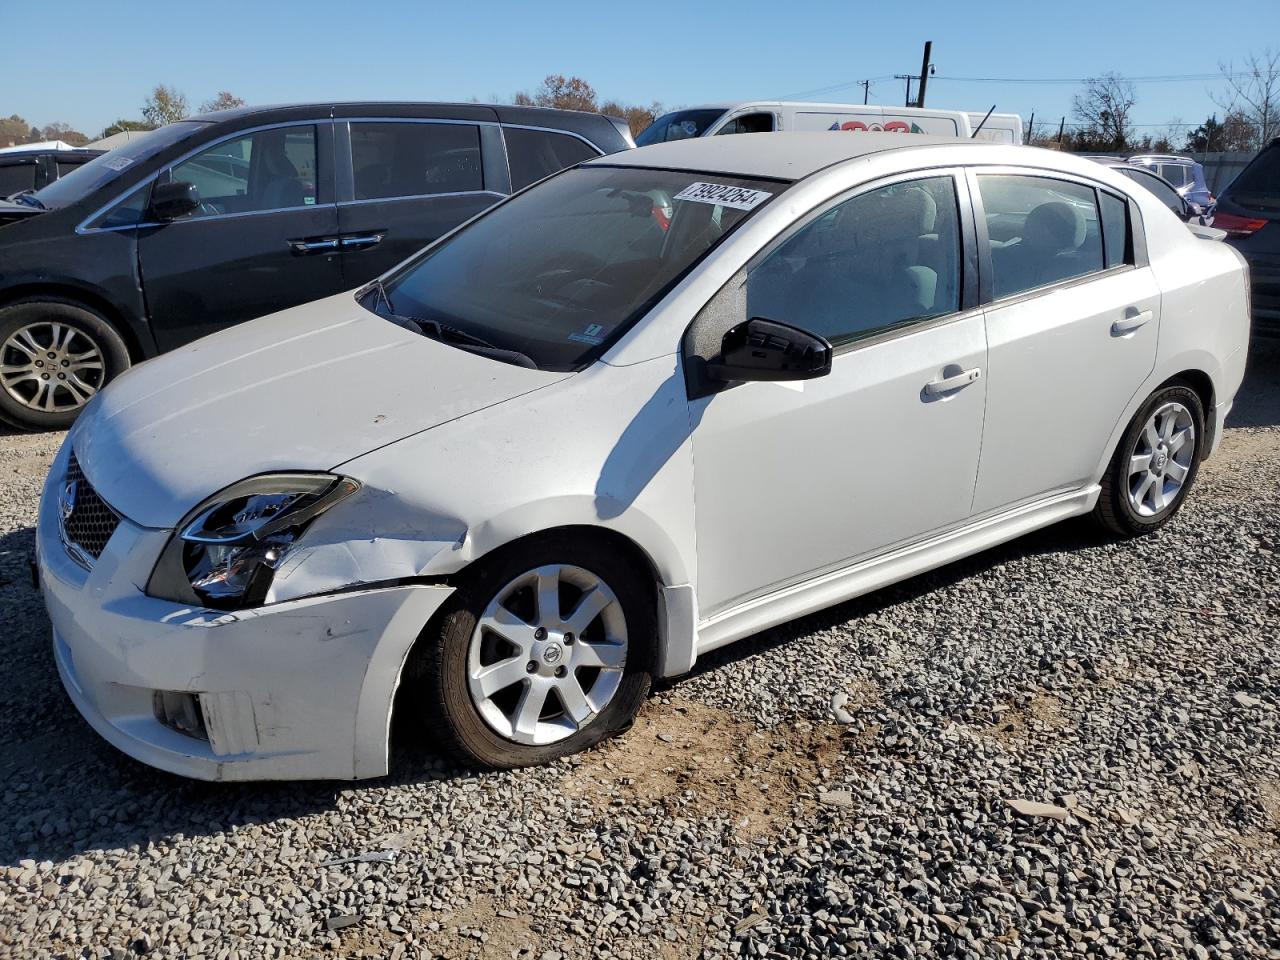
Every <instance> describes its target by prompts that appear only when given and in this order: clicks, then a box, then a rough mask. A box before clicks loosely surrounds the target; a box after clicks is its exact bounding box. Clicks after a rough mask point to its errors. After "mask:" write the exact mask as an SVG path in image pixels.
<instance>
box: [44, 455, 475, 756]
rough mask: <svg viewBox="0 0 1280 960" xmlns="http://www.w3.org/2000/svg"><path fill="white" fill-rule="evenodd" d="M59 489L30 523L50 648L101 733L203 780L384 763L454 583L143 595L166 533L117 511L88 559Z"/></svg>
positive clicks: (133, 752)
mask: <svg viewBox="0 0 1280 960" xmlns="http://www.w3.org/2000/svg"><path fill="white" fill-rule="evenodd" d="M55 469H56V465H55ZM56 500H57V498H56V497H50V496H48V495H47V494H46V496H45V497H44V498H43V499H42V502H41V511H40V519H39V524H38V528H37V534H36V547H37V566H38V574H39V580H40V586H41V589H42V590H43V592H44V597H45V603H46V606H47V608H48V611H49V618H50V620H51V621H52V624H53V648H54V656H55V659H56V661H57V666H58V672H59V675H60V676H61V678H62V683H63V685H64V686H65V687H66V689H67V693H68V694H69V695H70V696H71V699H72V701H73V702H74V703H75V705H76V707H77V708H78V709H79V710H80V712H81V713H82V714H83V715H84V717H85V719H86V720H88V721H89V723H90V724H91V725H92V726H93V727H94V729H95V730H97V731H98V733H99V734H101V735H102V736H103V737H104V738H105V739H107V740H108V741H109V742H111V743H112V744H113V745H114V746H116V747H117V748H119V749H120V750H122V751H123V752H125V753H127V754H129V755H130V756H131V757H134V758H135V759H137V760H140V761H142V762H143V763H147V764H150V765H151V766H155V767H159V768H161V769H164V770H168V771H170V772H173V773H178V774H182V775H184V776H189V777H195V778H199V779H204V780H258V779H263V780H293V779H354V778H362V777H375V776H380V775H383V774H385V773H386V772H387V765H388V756H387V754H388V747H389V723H390V716H391V707H392V700H393V698H394V695H395V690H396V687H397V685H398V683H399V679H400V673H401V668H402V666H403V665H404V662H405V659H406V657H407V655H408V653H409V650H410V648H411V647H412V645H413V643H414V641H415V640H416V639H417V637H418V634H419V633H420V632H421V630H422V628H423V627H424V626H425V625H426V623H427V622H428V621H429V620H430V619H431V617H432V615H434V613H435V612H436V611H437V610H438V609H439V607H440V606H441V604H443V603H444V601H445V600H446V599H447V598H448V596H449V595H450V593H451V592H452V588H450V587H448V586H443V585H419V584H408V585H401V586H393V587H386V588H379V589H352V590H349V591H345V592H340V593H331V594H327V595H323V596H312V597H306V598H302V599H296V600H289V601H285V602H281V603H275V604H269V605H267V606H264V607H259V608H257V609H252V610H244V611H237V612H232V613H225V612H221V611H214V610H207V609H201V608H192V607H188V606H184V605H182V604H176V603H172V602H169V601H165V600H157V599H155V598H152V597H149V596H147V595H146V594H145V593H144V590H143V588H144V586H145V584H146V583H147V579H148V577H149V576H150V573H151V570H152V568H153V566H154V564H155V561H156V558H157V557H158V556H159V553H160V551H161V550H162V549H163V547H164V545H165V543H166V541H167V539H168V537H169V533H168V531H163V530H153V529H149V528H146V527H140V526H138V525H136V524H133V523H131V522H130V521H129V520H128V519H124V520H121V522H120V524H119V526H118V527H117V528H116V531H115V533H114V534H112V536H111V539H110V541H109V542H108V544H107V546H106V549H105V550H103V552H102V554H101V556H100V557H99V558H98V559H97V561H96V562H95V563H94V564H93V566H92V568H91V569H89V570H85V569H84V568H83V567H82V566H80V565H79V564H77V563H76V562H74V561H73V560H72V559H71V557H70V556H69V555H68V554H67V553H66V551H65V550H64V549H63V546H62V542H61V539H60V537H59V534H58V523H57V515H56V511H57V502H56Z"/></svg>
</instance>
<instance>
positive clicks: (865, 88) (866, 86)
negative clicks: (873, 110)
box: [858, 80, 871, 104]
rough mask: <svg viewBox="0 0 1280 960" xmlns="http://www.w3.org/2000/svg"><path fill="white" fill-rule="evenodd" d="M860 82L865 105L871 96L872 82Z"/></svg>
mask: <svg viewBox="0 0 1280 960" xmlns="http://www.w3.org/2000/svg"><path fill="white" fill-rule="evenodd" d="M858 82H859V83H860V84H862V102H863V103H864V104H865V103H866V102H867V98H868V97H869V96H871V81H870V80H859V81H858Z"/></svg>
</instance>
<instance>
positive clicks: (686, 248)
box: [362, 166, 783, 370]
mask: <svg viewBox="0 0 1280 960" xmlns="http://www.w3.org/2000/svg"><path fill="white" fill-rule="evenodd" d="M782 188H783V185H782V184H777V183H773V182H757V181H751V180H743V179H740V178H737V177H722V176H714V175H711V174H702V175H698V174H692V173H680V172H675V171H669V170H649V169H644V168H640V167H621V168H616V167H604V166H600V167H597V166H587V167H580V168H578V169H576V170H570V171H568V172H567V173H564V174H562V175H560V176H558V177H555V178H553V179H551V180H548V181H547V182H546V183H543V184H539V185H538V186H536V187H534V188H533V189H532V190H530V191H528V192H527V193H523V194H520V195H518V196H516V197H513V198H512V199H510V200H508V201H507V202H505V203H502V204H499V205H498V206H496V207H494V208H493V209H492V210H490V211H489V212H488V213H486V214H484V215H483V216H481V217H480V218H479V219H477V220H475V221H473V222H472V223H471V224H470V225H469V226H467V227H466V228H464V229H463V230H461V231H459V232H458V233H455V234H454V235H453V236H451V237H450V238H449V239H448V240H446V241H444V242H443V243H440V244H438V245H436V246H435V247H431V248H429V249H428V250H427V251H425V252H424V253H423V254H422V255H421V256H420V257H419V258H418V259H416V260H414V261H412V262H411V263H409V264H408V265H406V266H404V267H403V268H401V269H400V270H398V271H397V272H396V273H394V274H393V275H392V276H391V277H389V278H388V279H387V280H386V281H384V283H383V285H382V289H381V290H377V291H371V292H370V293H369V294H367V295H366V296H365V297H364V299H363V300H362V302H363V303H364V305H365V306H366V307H367V308H368V309H370V310H373V311H374V312H378V313H388V312H389V313H391V314H394V315H395V316H396V317H400V318H407V319H409V320H412V321H415V322H416V325H417V326H418V327H420V328H421V329H423V331H424V332H426V333H431V332H439V333H440V335H441V338H442V339H446V340H448V339H449V337H448V336H445V332H446V331H453V336H454V338H455V342H459V343H461V342H462V340H461V339H460V338H466V340H467V342H468V343H470V344H471V345H472V346H479V347H480V348H481V349H486V348H488V349H497V350H502V351H507V352H508V353H514V354H523V356H524V358H527V361H528V362H531V363H532V364H533V365H534V366H537V367H539V368H540V369H544V370H576V369H579V368H581V367H582V366H584V365H585V364H587V363H589V362H590V361H591V360H594V359H595V358H596V357H598V356H599V355H600V354H601V353H603V352H604V351H605V350H606V349H607V348H608V347H609V345H610V344H612V343H613V342H614V341H615V340H616V339H617V338H618V337H620V336H621V335H622V334H623V333H625V332H626V330H627V329H629V328H630V326H631V325H632V324H634V323H635V322H636V321H638V320H639V319H640V318H641V317H642V316H644V314H645V312H646V311H647V310H648V309H649V308H650V307H651V306H652V305H653V304H654V303H656V302H657V299H658V298H660V297H661V296H663V295H664V294H665V293H666V291H667V290H668V289H669V288H670V287H671V286H672V285H673V284H675V283H676V282H678V281H679V280H680V278H681V277H683V276H684V275H685V274H686V273H687V272H688V271H689V270H690V269H692V268H693V267H694V266H695V265H696V264H697V263H698V262H699V261H700V260H701V259H702V257H703V256H704V255H706V253H707V252H708V251H709V250H710V249H711V248H712V247H713V246H715V245H716V243H718V242H719V241H720V239H721V238H722V237H725V236H727V235H728V234H729V233H730V232H731V231H732V230H734V228H736V227H737V226H738V225H739V224H740V223H742V222H743V221H744V220H745V219H746V218H747V217H749V216H751V215H752V214H753V213H754V212H755V211H756V210H759V209H761V208H762V207H763V206H765V205H766V204H767V203H768V202H769V201H770V200H771V198H772V197H774V196H776V195H777V193H778V192H779V191H780V190H782ZM383 291H385V293H386V296H385V297H383V296H381V293H382V292H383ZM477 340H478V341H480V343H479V344H477V343H476V341H477ZM512 359H513V360H517V361H518V360H520V359H522V358H512Z"/></svg>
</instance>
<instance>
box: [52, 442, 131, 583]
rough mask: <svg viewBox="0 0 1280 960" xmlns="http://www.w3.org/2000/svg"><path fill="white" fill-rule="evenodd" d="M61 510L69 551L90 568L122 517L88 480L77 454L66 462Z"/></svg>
mask: <svg viewBox="0 0 1280 960" xmlns="http://www.w3.org/2000/svg"><path fill="white" fill-rule="evenodd" d="M58 507H59V511H60V516H61V520H62V533H63V538H64V539H65V540H66V542H67V546H68V548H69V550H68V552H70V553H71V556H72V557H73V558H74V559H76V560H78V561H80V562H81V563H82V564H84V565H86V566H87V565H88V560H89V559H93V560H96V559H97V558H98V557H100V556H101V555H102V551H103V550H104V549H105V548H106V546H107V541H108V540H110V539H111V535H112V534H113V533H115V532H116V527H117V526H119V525H120V517H119V515H117V514H116V512H115V511H114V510H112V509H111V508H110V507H109V506H107V503H106V501H105V500H103V499H102V498H101V497H100V496H98V492H97V491H96V490H94V489H93V484H91V483H90V482H89V481H88V480H87V479H86V478H85V475H84V471H83V470H81V469H80V463H79V461H77V460H76V456H75V454H74V453H73V454H72V455H71V457H70V459H69V460H68V462H67V475H66V477H64V478H63V481H62V489H61V491H60V493H59V496H58Z"/></svg>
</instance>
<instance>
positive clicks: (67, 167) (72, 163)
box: [57, 160, 84, 177]
mask: <svg viewBox="0 0 1280 960" xmlns="http://www.w3.org/2000/svg"><path fill="white" fill-rule="evenodd" d="M57 163H58V176H60V177H65V176H66V175H67V174H68V173H70V172H71V171H72V170H79V169H80V165H81V164H82V163H84V161H83V160H59V161H58V162H57Z"/></svg>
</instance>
